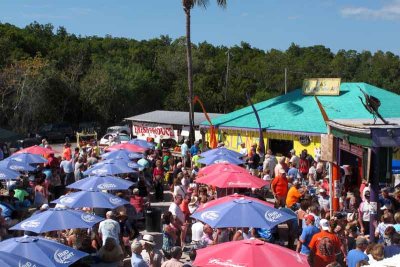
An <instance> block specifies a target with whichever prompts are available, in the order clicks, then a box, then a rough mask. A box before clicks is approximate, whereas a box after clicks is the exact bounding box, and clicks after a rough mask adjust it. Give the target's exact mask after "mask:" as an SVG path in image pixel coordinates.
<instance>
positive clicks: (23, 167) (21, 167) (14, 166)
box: [0, 158, 36, 172]
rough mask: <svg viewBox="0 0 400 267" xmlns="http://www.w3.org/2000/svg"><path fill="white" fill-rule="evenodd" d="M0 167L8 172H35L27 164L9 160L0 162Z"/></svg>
mask: <svg viewBox="0 0 400 267" xmlns="http://www.w3.org/2000/svg"><path fill="white" fill-rule="evenodd" d="M0 167H6V168H8V169H10V170H13V171H17V172H32V171H35V170H36V168H34V167H32V166H31V165H29V164H26V163H24V162H19V161H16V160H14V159H10V158H7V159H5V160H2V161H0Z"/></svg>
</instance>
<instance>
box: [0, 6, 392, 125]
mask: <svg viewBox="0 0 400 267" xmlns="http://www.w3.org/2000/svg"><path fill="white" fill-rule="evenodd" d="M199 3H200V1H199ZM228 51H229V53H230V63H229V79H228V85H227V84H226V72H227V53H228ZM192 57H193V81H194V94H195V95H198V96H199V97H200V98H201V100H202V101H203V102H204V105H205V107H206V109H207V111H208V112H224V111H227V112H230V111H233V110H235V109H238V108H241V107H244V106H247V101H246V96H245V95H246V93H249V94H250V95H251V97H252V100H253V102H254V103H257V102H259V101H263V100H266V99H268V98H271V97H274V96H277V95H280V94H283V92H284V70H285V68H287V69H288V73H287V74H288V80H287V81H288V90H289V91H290V90H293V89H296V88H299V87H301V85H302V81H303V79H304V78H310V77H340V78H342V81H362V82H367V83H371V84H374V85H376V86H379V87H382V88H385V89H388V90H391V91H393V92H396V93H400V78H399V77H400V59H399V56H398V55H395V54H393V53H390V52H382V51H378V52H376V53H371V52H369V51H363V52H357V51H354V50H348V51H346V50H339V51H338V52H337V53H333V52H332V51H331V50H330V49H329V48H326V47H324V46H321V45H316V46H311V47H300V46H298V45H296V44H292V45H291V46H290V47H289V48H288V49H287V50H286V51H280V50H276V49H271V50H269V51H263V50H260V49H257V48H254V47H252V46H251V45H250V44H249V43H246V42H242V43H241V44H240V45H236V46H233V47H230V48H228V47H225V46H214V45H212V44H209V43H207V42H202V43H200V44H197V45H196V44H193V45H192ZM186 67H187V66H186V43H185V38H184V37H182V38H178V39H175V40H173V39H171V38H170V37H168V36H161V37H160V38H155V39H151V40H144V41H137V40H134V39H127V38H113V37H111V36H106V37H104V38H101V37H80V36H79V37H77V36H75V35H73V34H70V33H68V32H67V30H66V29H65V28H63V27H60V28H58V29H54V28H53V26H52V25H50V24H45V25H41V24H39V23H36V22H34V23H32V24H31V25H29V26H27V27H25V28H24V29H20V28H17V27H15V26H13V25H10V24H1V23H0V112H1V114H2V116H0V125H2V126H9V127H10V128H13V129H14V130H16V131H19V132H29V131H34V130H35V129H36V128H38V127H40V126H41V125H42V124H44V123H49V122H60V121H67V122H70V123H73V124H77V123H78V122H80V121H98V122H100V123H102V124H103V125H104V126H106V125H109V124H112V123H114V122H118V121H120V120H121V119H123V118H125V117H128V116H133V115H136V114H140V113H144V112H148V111H152V110H156V109H166V110H186V111H187V110H188V90H187V69H186ZM225 96H226V99H225ZM195 110H196V111H200V107H199V106H197V105H196V106H195Z"/></svg>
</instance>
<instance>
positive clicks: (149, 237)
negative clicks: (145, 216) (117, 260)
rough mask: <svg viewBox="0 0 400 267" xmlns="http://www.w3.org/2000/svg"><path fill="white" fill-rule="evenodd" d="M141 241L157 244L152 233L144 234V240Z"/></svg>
mask: <svg viewBox="0 0 400 267" xmlns="http://www.w3.org/2000/svg"><path fill="white" fill-rule="evenodd" d="M140 243H142V244H143V243H144V244H150V245H152V246H155V245H156V242H154V236H152V235H143V238H142V240H140Z"/></svg>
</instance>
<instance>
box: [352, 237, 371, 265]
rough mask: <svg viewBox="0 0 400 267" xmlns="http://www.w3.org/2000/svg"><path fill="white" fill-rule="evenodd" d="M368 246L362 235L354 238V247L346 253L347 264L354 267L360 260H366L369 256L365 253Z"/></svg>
mask: <svg viewBox="0 0 400 267" xmlns="http://www.w3.org/2000/svg"><path fill="white" fill-rule="evenodd" d="M367 246H368V240H367V239H366V238H364V237H358V238H357V240H356V248H355V249H352V250H350V251H349V253H348V254H347V266H349V267H356V266H357V265H358V263H359V262H360V261H368V260H369V258H368V256H367V254H365V252H364V251H365V250H366V249H367Z"/></svg>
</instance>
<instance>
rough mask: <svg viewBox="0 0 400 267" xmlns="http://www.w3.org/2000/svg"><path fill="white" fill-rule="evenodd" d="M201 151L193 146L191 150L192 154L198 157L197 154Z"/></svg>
mask: <svg viewBox="0 0 400 267" xmlns="http://www.w3.org/2000/svg"><path fill="white" fill-rule="evenodd" d="M199 150H200V148H199V147H198V146H196V145H193V146H192V147H191V148H190V154H191V155H192V156H194V155H197V153H199Z"/></svg>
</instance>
